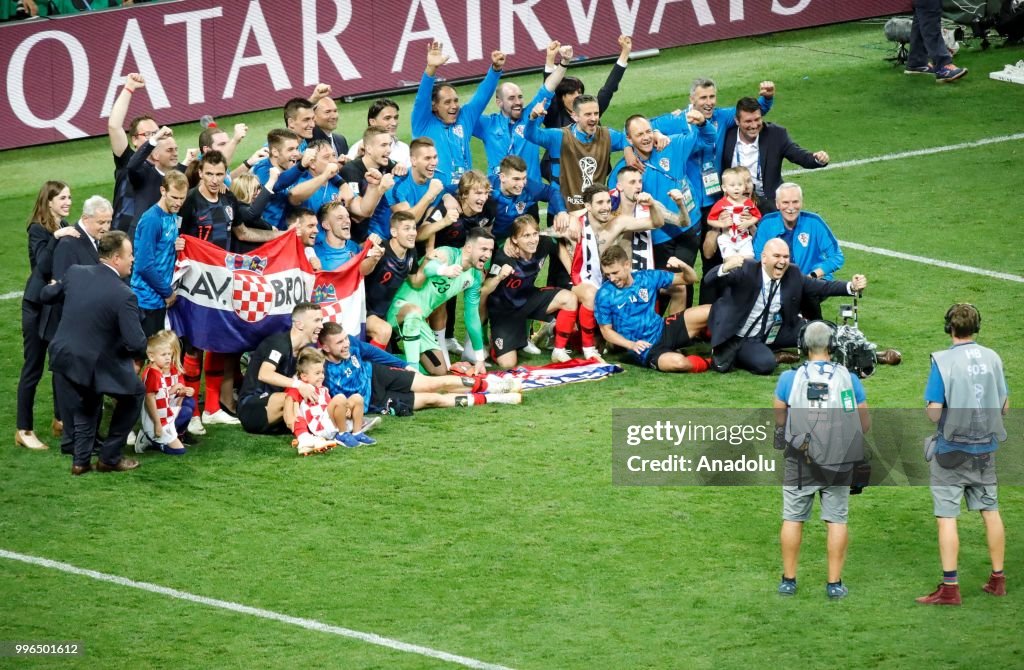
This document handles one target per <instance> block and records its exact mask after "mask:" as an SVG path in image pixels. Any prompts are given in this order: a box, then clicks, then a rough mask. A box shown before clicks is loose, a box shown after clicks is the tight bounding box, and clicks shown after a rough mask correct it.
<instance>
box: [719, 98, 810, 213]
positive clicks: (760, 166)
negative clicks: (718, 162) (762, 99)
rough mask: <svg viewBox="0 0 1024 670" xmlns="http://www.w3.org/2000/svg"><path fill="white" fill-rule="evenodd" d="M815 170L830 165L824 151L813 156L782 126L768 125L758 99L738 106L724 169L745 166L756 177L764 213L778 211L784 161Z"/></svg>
mask: <svg viewBox="0 0 1024 670" xmlns="http://www.w3.org/2000/svg"><path fill="white" fill-rule="evenodd" d="M783 158H785V159H786V160H788V161H789V162H790V163H796V164H797V165H799V166H800V167H802V168H806V169H808V170H814V169H817V168H821V167H825V166H826V165H828V161H829V157H828V154H827V153H826V152H824V151H818V152H815V153H811V152H810V151H807V150H806V149H804V148H803V147H801V146H800V145H799V144H797V143H796V142H794V141H793V140H792V139H790V137H789V133H788V132H787V131H786V129H785V128H783V127H782V126H777V125H775V124H772V123H765V122H764V121H763V120H762V119H761V107H760V105H759V104H758V102H757V100H755V99H754V98H740V99H739V101H738V102H737V103H736V126H735V127H733V128H730V129H729V130H727V131H726V133H725V144H724V154H723V156H722V169H726V168H731V167H739V166H743V167H745V168H747V169H748V170H750V175H751V176H752V177H753V178H754V192H755V195H756V196H757V197H756V198H755V201H756V202H757V206H758V208H759V209H760V210H761V211H762V212H765V213H767V212H774V211H775V209H776V206H775V190H776V189H777V188H778V187H779V185H780V184H781V183H782V159H783Z"/></svg>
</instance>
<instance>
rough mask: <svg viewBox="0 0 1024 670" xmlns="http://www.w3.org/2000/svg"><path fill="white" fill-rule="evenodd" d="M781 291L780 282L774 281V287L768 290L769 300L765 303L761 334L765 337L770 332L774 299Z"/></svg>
mask: <svg viewBox="0 0 1024 670" xmlns="http://www.w3.org/2000/svg"><path fill="white" fill-rule="evenodd" d="M778 290H779V280H778V279H773V280H772V287H771V288H770V289H769V290H768V299H767V300H765V302H764V313H763V314H762V315H761V328H760V329H759V334H760V336H761V337H764V335H765V333H767V332H768V313H769V312H771V308H772V298H774V297H775V293H776V291H778Z"/></svg>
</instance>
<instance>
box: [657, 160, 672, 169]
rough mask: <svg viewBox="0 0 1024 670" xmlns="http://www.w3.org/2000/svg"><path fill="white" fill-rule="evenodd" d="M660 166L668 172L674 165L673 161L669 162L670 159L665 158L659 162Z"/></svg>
mask: <svg viewBox="0 0 1024 670" xmlns="http://www.w3.org/2000/svg"><path fill="white" fill-rule="evenodd" d="M658 165H659V166H660V167H661V169H662V170H664V171H665V172H668V171H669V168H670V167H672V163H671V161H669V159H668V157H663V158H662V159H661V160H660V161H658Z"/></svg>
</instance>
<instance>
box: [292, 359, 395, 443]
mask: <svg viewBox="0 0 1024 670" xmlns="http://www.w3.org/2000/svg"><path fill="white" fill-rule="evenodd" d="M295 370H296V376H297V377H298V379H299V381H301V382H304V383H306V384H309V385H310V386H312V387H313V388H314V389H316V395H315V397H314V398H313V400H311V401H307V400H306V399H305V398H303V397H302V394H301V393H300V392H299V390H298V389H296V388H290V389H288V390H287V391H285V402H284V421H285V423H286V424H287V425H289V426H291V428H292V433H294V435H295V437H296V439H297V440H298V444H297V447H298V450H299V455H300V456H308V455H309V454H313V453H323V452H325V451H327V450H328V449H331V448H333V447H335V446H337V445H338V444H339V443H340V444H342V445H344V446H346V447H357V446H359V445H361V444H376V443H377V441H376V440H375V439H373V438H372V437H370V436H369V435H367V434H366V433H365V432H364V431H365V430H366V429H367V428H369V427H370V426H371V425H372V423H369V424H365V423H363V397H362V396H361V395H359V394H358V393H357V394H353V395H351V396H349V397H347V398H346V397H345V396H343V395H338V396H335V397H334V398H331V394H330V392H329V391H328V390H327V387H326V386H324V355H323V354H322V353H320V352H319V351H317V350H316V349H305V350H303V352H302V353H300V354H299V358H298V360H297V361H296V364H295ZM349 420H351V422H352V425H353V426H359V429H358V430H357V431H355V432H349V431H339V430H338V426H347V425H348V424H347V422H348V421H349ZM373 423H375V422H373Z"/></svg>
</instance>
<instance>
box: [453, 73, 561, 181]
mask: <svg viewBox="0 0 1024 670" xmlns="http://www.w3.org/2000/svg"><path fill="white" fill-rule="evenodd" d="M552 96H554V92H553V91H549V90H548V89H547V87H546V86H541V87H540V90H539V91H537V95H535V96H533V100H531V101H530V104H529V105H527V106H525V107H523V116H520V117H519V120H518V121H513V120H512V119H510V118H509V117H508V116H506V115H505V114H504V113H503V112H496V113H494V114H488V115H487V116H481V117H480V119H479V120H478V121H477V122H476V126H474V128H473V137H476V138H479V139H480V140H481V141H483V143H484V151H485V152H486V153H487V171H488V172H489V173H490V174H492V175H496V174H498V165H499V164H500V163H501V161H502V159H503V158H505V156H519V157H520V158H522V159H523V160H524V161H526V178H527V180H529V181H533V182H537V183H538V184H539V183H540V182H541V175H540V147H538V146H537V145H535V144H533V143H531V142H527V141H526V131H525V129H526V121H527V119H528V118H529V110H531V109H533V108H534V106H535V105H536V104H537V103H538V102H544V103H550V101H551V98H552Z"/></svg>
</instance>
